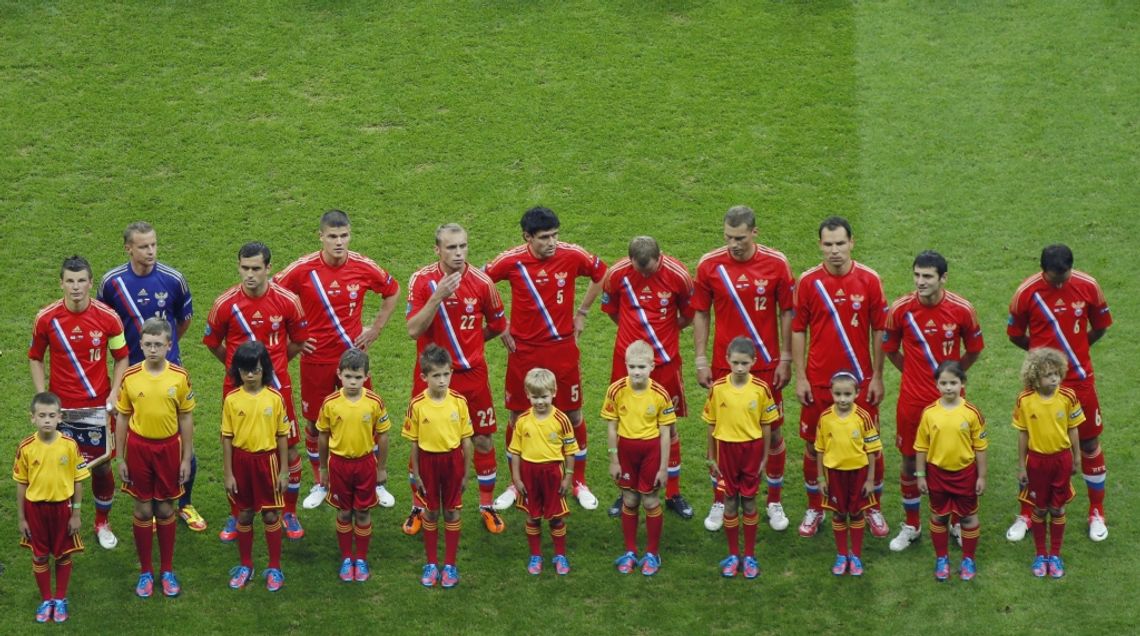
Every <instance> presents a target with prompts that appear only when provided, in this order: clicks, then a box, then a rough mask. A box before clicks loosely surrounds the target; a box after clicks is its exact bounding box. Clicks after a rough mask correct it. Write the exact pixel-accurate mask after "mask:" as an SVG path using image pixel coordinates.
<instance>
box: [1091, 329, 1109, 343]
mask: <svg viewBox="0 0 1140 636" xmlns="http://www.w3.org/2000/svg"><path fill="white" fill-rule="evenodd" d="M1107 332H1108V329H1107V328H1106V329H1089V346H1090V347H1091V346H1092V345H1094V344H1096V341H1097V340H1100V339H1101V338H1103V337H1104V334H1105V333H1107Z"/></svg>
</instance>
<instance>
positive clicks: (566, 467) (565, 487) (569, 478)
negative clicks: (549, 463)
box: [515, 453, 574, 497]
mask: <svg viewBox="0 0 1140 636" xmlns="http://www.w3.org/2000/svg"><path fill="white" fill-rule="evenodd" d="M520 462H522V458H519V459H518V461H516V462H515V463H516V464H517V463H520ZM573 489H574V454H573V453H571V454H569V455H565V454H564V455H563V457H562V485H561V486H560V487H559V488H558V494H560V495H562V496H563V497H565V496H566V495H569V494H570V493H572V492H573Z"/></svg>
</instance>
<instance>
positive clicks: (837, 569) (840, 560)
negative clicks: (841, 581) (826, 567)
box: [831, 554, 847, 576]
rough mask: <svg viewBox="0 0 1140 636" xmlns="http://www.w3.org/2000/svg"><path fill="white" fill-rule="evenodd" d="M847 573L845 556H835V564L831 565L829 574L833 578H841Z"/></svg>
mask: <svg viewBox="0 0 1140 636" xmlns="http://www.w3.org/2000/svg"><path fill="white" fill-rule="evenodd" d="M846 572H847V555H846V554H837V555H835V563H832V564H831V573H832V574H834V575H835V576H843V575H844V574H845V573H846Z"/></svg>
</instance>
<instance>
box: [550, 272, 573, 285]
mask: <svg viewBox="0 0 1140 636" xmlns="http://www.w3.org/2000/svg"><path fill="white" fill-rule="evenodd" d="M569 275H570V274H569V273H568V272H555V273H554V278H555V279H556V280H557V281H558V286H559V287H565V286H566V277H567V276H569Z"/></svg>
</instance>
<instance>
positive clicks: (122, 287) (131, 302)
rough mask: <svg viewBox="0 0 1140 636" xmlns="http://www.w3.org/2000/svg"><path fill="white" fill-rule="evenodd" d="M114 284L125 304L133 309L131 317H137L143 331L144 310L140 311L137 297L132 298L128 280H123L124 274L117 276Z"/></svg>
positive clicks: (140, 330) (136, 319)
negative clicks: (136, 300)
mask: <svg viewBox="0 0 1140 636" xmlns="http://www.w3.org/2000/svg"><path fill="white" fill-rule="evenodd" d="M114 284H115V291H117V292H119V296H120V297H121V298H122V300H123V304H124V305H126V306H127V308H128V309H130V310H131V318H134V319H135V324H137V325H138V328H139V332H140V333H141V332H142V325H143V322H144V319H143V315H142V312H141V311H139V308H138V306H137V305H135V299H134V298H131V292H130V290H129V289H127V281H125V280H123V277H122V276H116V277H115V280H114Z"/></svg>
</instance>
